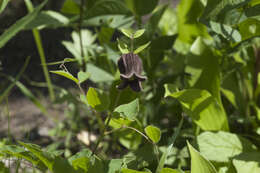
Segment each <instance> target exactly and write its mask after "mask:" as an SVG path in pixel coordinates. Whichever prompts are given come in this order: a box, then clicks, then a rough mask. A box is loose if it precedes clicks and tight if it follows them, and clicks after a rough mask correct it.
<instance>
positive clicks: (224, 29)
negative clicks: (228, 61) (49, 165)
mask: <svg viewBox="0 0 260 173" xmlns="http://www.w3.org/2000/svg"><path fill="white" fill-rule="evenodd" d="M209 25H210V27H211V29H212V30H213V31H214V32H216V33H217V34H220V35H221V36H223V37H224V38H226V39H227V40H231V41H234V42H240V41H241V40H242V38H241V35H240V33H239V32H238V31H237V30H236V29H234V28H232V27H231V26H229V25H225V24H221V23H217V22H214V21H210V22H209Z"/></svg>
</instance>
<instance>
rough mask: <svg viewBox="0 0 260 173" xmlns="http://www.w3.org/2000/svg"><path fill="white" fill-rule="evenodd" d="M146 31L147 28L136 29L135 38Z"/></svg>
mask: <svg viewBox="0 0 260 173" xmlns="http://www.w3.org/2000/svg"><path fill="white" fill-rule="evenodd" d="M144 32H145V29H139V30H137V31H135V33H134V36H133V38H138V37H141V36H142V35H143V34H144Z"/></svg>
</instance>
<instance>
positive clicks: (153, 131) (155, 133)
mask: <svg viewBox="0 0 260 173" xmlns="http://www.w3.org/2000/svg"><path fill="white" fill-rule="evenodd" d="M144 131H145V133H146V135H147V136H148V137H149V138H150V139H151V140H152V141H153V142H154V143H158V142H159V141H160V139H161V130H160V129H159V128H158V127H155V126H152V125H149V126H147V127H146V128H145V129H144Z"/></svg>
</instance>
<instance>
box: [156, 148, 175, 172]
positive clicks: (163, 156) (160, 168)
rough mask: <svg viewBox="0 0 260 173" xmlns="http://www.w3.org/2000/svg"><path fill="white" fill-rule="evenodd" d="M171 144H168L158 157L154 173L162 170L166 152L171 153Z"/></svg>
mask: <svg viewBox="0 0 260 173" xmlns="http://www.w3.org/2000/svg"><path fill="white" fill-rule="evenodd" d="M172 146H173V144H170V145H169V147H168V148H167V150H166V151H165V152H164V153H163V155H162V156H161V158H160V161H159V164H158V166H157V168H156V171H155V173H160V172H161V171H162V170H163V167H164V164H165V162H166V159H167V157H168V154H169V153H171V150H172Z"/></svg>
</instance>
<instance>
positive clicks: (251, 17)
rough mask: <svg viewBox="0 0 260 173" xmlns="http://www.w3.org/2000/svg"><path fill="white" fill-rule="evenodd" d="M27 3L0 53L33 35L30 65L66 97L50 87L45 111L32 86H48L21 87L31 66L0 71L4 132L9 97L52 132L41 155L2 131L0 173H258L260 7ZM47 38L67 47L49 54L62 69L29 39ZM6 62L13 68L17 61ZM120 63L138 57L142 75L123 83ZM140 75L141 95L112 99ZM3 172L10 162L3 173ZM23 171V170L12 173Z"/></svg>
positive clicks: (152, 1)
mask: <svg viewBox="0 0 260 173" xmlns="http://www.w3.org/2000/svg"><path fill="white" fill-rule="evenodd" d="M57 2H58V1H57ZM168 2H169V3H171V1H168ZM174 2H175V1H174ZM8 3H11V2H9V1H8V0H2V1H0V13H1V14H4V13H5V9H6V10H7V11H8V10H10V9H9V6H8V5H7V4H8ZM25 3H26V5H27V7H28V9H29V11H30V13H29V14H28V15H26V16H24V17H22V18H21V19H19V20H17V21H16V22H15V23H14V24H13V25H11V26H10V27H9V28H2V31H3V33H2V35H1V36H0V48H3V47H4V46H6V45H7V43H8V41H9V40H11V39H12V38H15V37H16V34H17V33H19V32H20V31H24V30H29V29H30V30H33V33H34V36H35V41H36V43H35V44H36V46H37V48H38V50H39V54H40V56H41V58H42V60H43V59H44V60H43V61H42V62H36V63H38V65H42V66H43V67H44V69H45V71H44V73H45V74H46V72H48V71H47V70H46V69H47V68H46V66H47V65H50V66H52V70H51V71H50V72H51V73H54V74H56V75H58V76H55V75H52V77H56V78H58V77H60V78H61V79H62V77H65V78H67V79H69V80H71V81H73V82H74V83H75V84H76V85H72V86H70V85H67V83H66V80H63V81H64V83H63V82H62V84H60V83H56V84H55V86H54V85H53V86H54V88H55V92H56V96H55V97H56V100H49V98H48V97H46V100H47V103H46V104H43V102H42V100H41V98H42V97H44V98H45V95H44V94H41V91H42V90H38V88H36V89H35V88H33V89H31V85H32V86H34V87H35V86H36V87H38V86H40V87H46V86H47V85H46V83H41V82H39V81H37V82H35V81H31V79H29V78H28V76H27V73H26V71H25V69H26V68H27V66H28V64H29V66H28V68H32V67H31V66H30V58H28V59H26V61H25V65H24V66H23V67H22V68H21V70H18V74H15V73H14V72H11V71H10V70H9V69H6V67H5V64H6V62H7V60H6V59H5V60H3V67H2V68H1V69H0V70H1V71H0V76H1V83H0V102H1V104H3V108H2V105H0V106H1V111H2V110H3V112H0V115H1V116H2V114H3V115H5V114H7V115H8V117H7V118H8V120H9V121H8V126H10V115H13V113H14V112H15V110H14V111H13V110H9V103H8V97H14V96H15V93H16V92H21V93H22V94H23V95H24V96H25V97H26V98H28V99H29V100H31V102H32V103H33V104H34V105H35V106H36V108H38V109H39V110H40V112H41V113H42V114H44V115H45V116H46V118H48V119H51V120H52V121H53V123H54V124H53V125H52V126H53V129H51V130H49V132H48V134H49V135H50V136H46V137H47V138H49V137H50V142H49V143H50V145H48V146H46V144H45V143H44V144H42V143H40V145H41V146H38V145H35V144H34V143H36V142H39V141H33V142H26V143H25V142H18V143H15V142H14V141H16V140H11V139H12V138H11V136H12V134H9V133H11V132H12V128H16V127H15V126H14V127H13V126H12V127H11V131H10V129H9V132H8V140H5V139H1V140H0V172H4V173H7V172H10V171H11V170H13V167H14V166H15V168H16V172H22V171H25V172H53V173H63V172H68V173H94V172H97V173H121V172H122V173H145V172H147V173H151V172H154V173H184V172H185V173H188V172H191V173H217V172H218V173H235V172H238V173H247V172H248V173H251V172H252V173H258V172H259V171H260V167H259V164H260V160H259V153H260V152H259V146H260V142H259V134H260V123H259V120H260V102H259V100H260V74H259V73H260V72H259V68H260V65H259V64H260V63H259V62H260V41H259V36H260V29H259V28H260V22H259V20H260V18H259V16H260V13H259V5H260V3H259V0H251V1H250V0H246V1H243V0H207V1H206V0H180V1H179V2H178V3H177V5H176V4H169V3H165V4H161V2H159V1H158V0H121V1H120V0H66V1H64V2H59V3H60V4H59V5H60V7H61V9H60V11H57V10H54V9H52V8H50V6H51V5H50V4H52V3H51V2H50V3H48V5H46V6H45V4H46V3H47V1H44V2H42V3H41V4H40V5H38V6H37V7H36V8H35V9H33V5H32V4H31V3H30V1H29V0H26V1H25ZM35 3H37V2H35ZM38 4H39V3H38ZM43 7H44V10H42V8H43ZM4 15H6V14H4ZM7 15H8V13H7ZM4 24H5V23H4ZM57 28H59V31H61V32H62V33H63V34H64V35H65V37H64V40H60V45H63V46H64V48H65V49H64V50H59V49H57V53H60V52H59V51H66V57H57V58H62V59H64V60H62V61H61V60H58V59H57V60H53V62H49V61H51V60H50V59H49V57H47V56H46V57H45V55H44V51H43V48H44V47H46V48H48V46H49V45H45V44H46V40H47V41H52V40H51V39H54V38H48V37H46V38H44V41H43V42H42V41H41V38H40V35H39V30H40V29H41V30H43V31H44V30H46V29H51V30H56V29H57ZM20 34H21V35H22V34H24V32H21V33H20ZM57 38H58V37H57ZM25 42H26V40H25ZM12 44H13V43H12ZM12 44H10V45H9V46H8V47H10V46H12ZM58 47H59V46H57V48H58ZM47 50H48V49H47ZM15 51H16V52H19V56H20V51H26V50H15ZM55 51H56V50H55ZM3 52H5V51H3ZM130 52H131V53H134V54H138V56H139V57H140V59H141V60H142V65H143V66H142V69H141V68H139V67H137V66H136V62H134V61H133V62H132V61H126V62H124V63H127V64H124V65H125V67H126V68H128V69H127V70H129V71H135V74H127V75H132V76H133V77H132V78H129V79H126V78H124V77H123V75H122V74H123V73H124V72H123V70H122V69H120V71H119V68H118V67H117V66H118V60H119V58H120V57H121V56H122V54H127V53H130ZM1 53H2V52H1ZM21 55H24V54H23V53H21ZM32 55H33V54H32ZM58 55H59V54H58ZM2 57H4V56H2V55H1V58H2ZM43 57H44V58H43ZM4 58H5V57H4ZM6 58H9V57H6ZM1 61H2V59H1ZM8 61H9V59H8ZM45 61H47V62H48V63H46V62H45ZM17 62H18V60H17ZM33 64H34V65H35V62H33ZM57 65H60V68H61V69H58V67H57ZM36 68H37V65H36ZM137 68H138V69H137ZM30 70H31V69H28V71H30ZM9 71H10V73H9ZM31 71H32V70H31ZM31 71H30V72H31ZM136 73H138V74H136ZM12 75H13V76H14V77H12ZM37 75H38V74H37ZM139 75H142V76H146V77H147V80H145V81H142V88H143V89H142V91H140V92H135V91H133V90H132V89H131V88H130V87H126V88H125V89H123V90H119V89H118V85H119V84H122V82H128V84H131V86H132V88H133V84H134V83H135V82H136V83H135V84H137V80H141V79H140V78H141V77H140V76H139ZM2 79H3V80H2ZM37 79H39V80H40V79H41V78H39V77H38V76H37ZM2 81H3V82H2ZM55 81H56V80H55ZM55 81H54V82H55ZM57 81H58V80H57ZM49 82H50V81H49ZM138 82H140V81H138ZM138 85H139V83H138ZM16 88H17V89H18V90H17V91H16V92H15V93H14V94H13V93H12V91H13V89H16ZM39 93H40V95H41V96H42V97H39ZM13 95H14V96H13ZM169 97H170V98H169ZM15 99H18V98H17V97H15ZM4 101H5V102H4ZM10 107H11V106H10ZM56 107H58V108H59V109H61V108H62V112H64V116H63V115H62V114H60V111H59V121H58V120H56V117H55V116H52V115H51V113H52V112H53V111H52V109H56ZM50 108H51V109H50ZM50 110H51V111H50ZM9 111H10V112H11V113H10V112H9ZM0 118H2V117H0ZM12 121H13V119H12ZM11 124H12V123H11ZM25 126H26V125H25ZM40 126H41V124H40ZM4 127H5V126H4ZM9 128H10V127H9ZM231 132H232V133H231ZM1 134H2V131H1ZM40 138H42V136H40ZM22 140H23V141H28V140H26V139H24V138H23V139H22ZM187 140H189V141H190V142H191V144H192V145H193V146H196V148H198V151H197V150H196V149H194V148H193V147H192V145H191V144H190V143H188V142H187V143H186V142H185V141H187ZM42 146H44V147H42ZM8 160H13V162H12V164H11V165H7V164H6V163H7V162H6V161H8ZM25 161H26V163H28V164H31V165H32V166H31V167H26V166H25V167H26V168H25V170H22V169H23V167H24V165H23V163H24V162H25Z"/></svg>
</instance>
